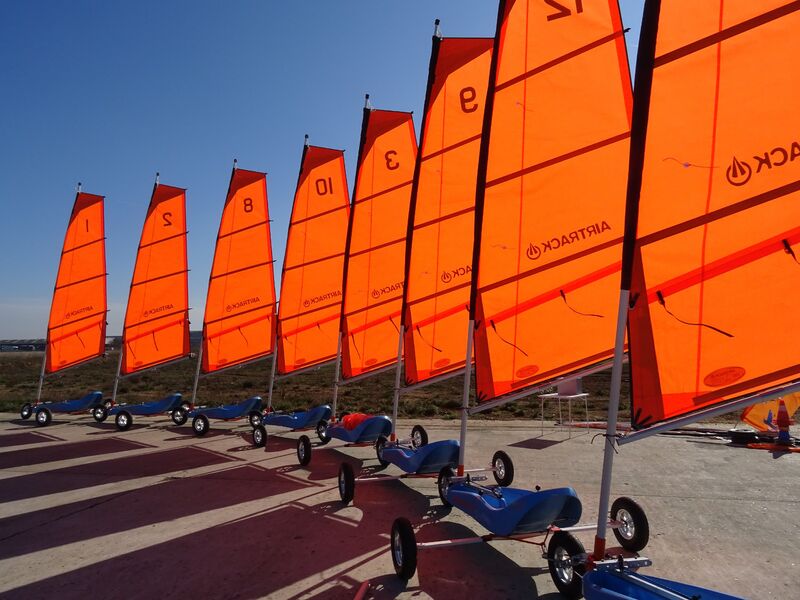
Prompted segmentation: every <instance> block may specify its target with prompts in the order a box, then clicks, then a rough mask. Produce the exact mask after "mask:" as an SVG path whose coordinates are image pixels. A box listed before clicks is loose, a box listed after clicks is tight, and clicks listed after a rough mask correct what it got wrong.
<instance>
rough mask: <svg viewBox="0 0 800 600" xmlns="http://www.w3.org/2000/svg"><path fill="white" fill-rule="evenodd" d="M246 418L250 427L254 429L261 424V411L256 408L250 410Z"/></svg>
mask: <svg viewBox="0 0 800 600" xmlns="http://www.w3.org/2000/svg"><path fill="white" fill-rule="evenodd" d="M247 420H248V421H250V427H252V428H253V429H255V428H256V427H258V426H259V425H261V413H260V412H258V411H257V410H251V411H250V414H248V415H247Z"/></svg>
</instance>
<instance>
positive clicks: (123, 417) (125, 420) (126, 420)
mask: <svg viewBox="0 0 800 600" xmlns="http://www.w3.org/2000/svg"><path fill="white" fill-rule="evenodd" d="M114 423H116V425H117V429H119V430H120V431H127V430H128V429H130V428H131V425H133V417H132V416H131V413H129V412H128V411H127V410H121V411H119V412H118V413H117V416H116V418H115V419H114Z"/></svg>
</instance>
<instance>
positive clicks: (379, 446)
mask: <svg viewBox="0 0 800 600" xmlns="http://www.w3.org/2000/svg"><path fill="white" fill-rule="evenodd" d="M388 442H389V438H387V437H386V436H385V435H379V436H378V439H377V440H375V456H376V457H377V459H378V462H379V463H381V466H382V467H387V466H389V461H388V460H384V459H383V450H384V448H386V444H387V443H388Z"/></svg>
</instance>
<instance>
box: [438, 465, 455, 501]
mask: <svg viewBox="0 0 800 600" xmlns="http://www.w3.org/2000/svg"><path fill="white" fill-rule="evenodd" d="M455 476H456V472H455V470H454V469H453V467H451V466H444V467H442V470H441V471H439V477H438V479H437V480H436V488H437V489H438V490H439V499H440V500H441V501H442V504H444V505H445V506H452V505H451V504H450V501H449V500H448V499H447V490H449V489H450V480H451V479H452V478H453V477H455Z"/></svg>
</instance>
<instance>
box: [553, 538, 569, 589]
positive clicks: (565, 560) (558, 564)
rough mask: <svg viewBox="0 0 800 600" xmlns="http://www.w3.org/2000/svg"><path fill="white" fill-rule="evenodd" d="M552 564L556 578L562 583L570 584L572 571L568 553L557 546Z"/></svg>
mask: <svg viewBox="0 0 800 600" xmlns="http://www.w3.org/2000/svg"><path fill="white" fill-rule="evenodd" d="M553 562H554V563H555V570H556V575H557V576H558V578H559V579H560V580H561V581H563V582H564V583H569V582H571V581H572V577H573V571H572V559H571V558H570V556H569V553H568V552H567V551H566V550H565V549H564V548H562V547H560V546H559V547H558V549H556V552H555V556H554V558H553Z"/></svg>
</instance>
